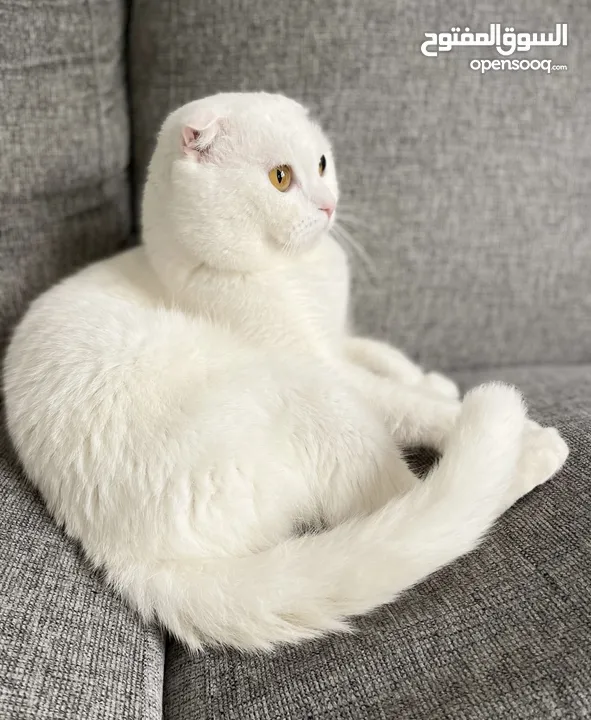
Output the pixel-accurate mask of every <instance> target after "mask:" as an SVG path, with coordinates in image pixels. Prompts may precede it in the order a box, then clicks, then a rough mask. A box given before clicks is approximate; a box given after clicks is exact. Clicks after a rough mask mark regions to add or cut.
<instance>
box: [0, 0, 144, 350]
mask: <svg viewBox="0 0 591 720" xmlns="http://www.w3.org/2000/svg"><path fill="white" fill-rule="evenodd" d="M125 7H126V5H125V2H124V0H88V2H84V3H81V2H77V1H76V0H62V1H61V2H59V3H46V2H37V0H22V1H21V2H18V3H17V2H10V1H9V0H7V1H5V2H0V28H2V30H1V32H2V42H1V43H0V100H1V105H2V122H1V123H0V228H1V233H0V353H1V348H2V346H3V344H4V342H5V340H6V335H7V333H8V332H9V330H10V327H11V326H12V325H13V324H14V321H15V319H16V318H18V317H19V316H20V314H21V313H22V311H23V308H24V306H25V304H26V303H27V301H28V300H30V299H31V298H32V297H33V296H35V295H37V294H39V292H40V291H41V290H44V289H45V288H46V287H47V286H48V285H50V284H52V283H53V282H55V280H57V279H58V278H60V277H63V276H64V275H66V274H68V273H69V272H70V271H71V270H72V269H74V268H76V267H78V266H81V265H84V264H86V263H87V262H89V261H90V260H93V259H97V258H99V257H101V256H103V255H105V254H107V253H109V252H112V251H113V250H116V249H117V248H120V247H122V246H123V245H124V244H125V243H126V242H127V240H128V237H129V224H130V204H129V190H128V180H127V169H126V168H127V164H128V159H129V151H128V145H129V129H128V121H127V106H126V91H125V83H124V76H125V68H124V64H123V62H124V55H123V53H124V44H123V43H124V30H125Z"/></svg>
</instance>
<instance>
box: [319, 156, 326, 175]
mask: <svg viewBox="0 0 591 720" xmlns="http://www.w3.org/2000/svg"><path fill="white" fill-rule="evenodd" d="M325 170H326V158H325V157H324V155H323V156H322V157H321V158H320V162H319V163H318V172H319V173H320V174H321V175H324V171H325Z"/></svg>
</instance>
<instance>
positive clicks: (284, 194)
mask: <svg viewBox="0 0 591 720" xmlns="http://www.w3.org/2000/svg"><path fill="white" fill-rule="evenodd" d="M337 199H338V187H337V179H336V173H335V167H334V161H333V155H332V150H331V146H330V143H329V141H328V139H327V138H326V136H325V135H324V133H323V132H322V130H321V129H320V128H319V126H318V125H317V124H316V123H314V122H313V121H312V120H311V119H310V118H309V117H308V113H307V110H306V109H305V108H303V107H302V106H301V105H300V104H299V103H297V102H295V101H294V100H290V99H288V98H286V97H283V96H282V95H271V94H267V93H232V94H225V93H224V94H219V95H214V96H212V97H209V98H204V99H202V100H197V101H196V102H192V103H189V104H188V105H185V106H183V107H182V108H180V109H179V110H176V111H175V112H173V113H172V114H171V115H170V116H169V117H168V118H167V120H166V122H165V123H164V125H163V127H162V130H161V133H160V136H159V139H158V143H157V147H156V150H155V152H154V156H153V158H152V162H151V164H150V169H149V173H148V180H147V183H146V191H145V193H144V202H143V226H144V239H145V241H146V242H147V244H148V245H150V243H151V242H158V243H160V242H162V240H163V238H160V239H155V238H154V237H152V236H153V235H154V234H155V233H158V234H162V233H164V234H165V235H167V236H168V237H167V238H166V239H165V242H174V241H176V242H179V243H180V244H181V245H182V248H183V251H184V252H185V256H186V257H187V259H188V260H195V261H196V262H197V263H204V264H207V265H210V266H212V267H216V268H219V269H229V270H232V269H234V270H245V271H248V270H256V269H259V268H262V267H266V266H268V264H269V263H270V262H273V261H275V260H276V259H277V258H279V257H281V258H284V257H286V256H290V255H297V254H301V253H303V252H306V250H309V249H310V248H312V247H314V246H315V245H316V244H317V243H318V242H319V241H320V240H321V239H322V237H323V235H324V233H326V231H327V230H328V229H329V228H330V227H331V225H332V223H333V222H334V216H335V209H336V204H337Z"/></svg>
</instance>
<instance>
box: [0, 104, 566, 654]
mask: <svg viewBox="0 0 591 720" xmlns="http://www.w3.org/2000/svg"><path fill="white" fill-rule="evenodd" d="M322 155H324V156H325V157H326V160H327V168H326V172H325V174H324V176H322V177H321V176H320V174H319V171H318V163H319V159H320V157H321V156H322ZM280 164H288V165H290V166H291V167H292V169H293V174H294V183H293V185H292V187H291V188H290V189H289V190H288V191H287V192H285V193H280V192H279V191H278V190H276V189H275V188H274V187H273V185H272V184H271V183H270V181H269V178H268V172H269V171H270V170H271V169H272V168H273V167H275V166H277V165H280ZM337 197H338V189H337V181H336V175H335V168H334V161H333V156H332V153H331V149H330V145H329V142H328V140H327V138H326V137H325V135H324V134H323V133H322V131H321V130H320V128H319V127H318V126H317V125H316V124H314V123H313V122H312V121H311V120H310V119H309V117H308V115H307V113H306V111H305V110H304V109H303V108H302V107H301V106H300V105H298V104H297V103H295V102H294V101H291V100H288V99H286V98H283V97H281V96H274V95H267V94H262V93H261V94H228V95H217V96H214V97H211V98H207V99H204V100H200V101H197V102H194V103H190V104H188V105H186V106H184V107H182V108H181V109H179V110H178V111H176V112H174V113H173V114H172V115H170V117H169V118H168V119H167V120H166V122H165V124H164V126H163V128H162V131H161V133H160V136H159V139H158V144H157V147H156V150H155V153H154V156H153V158H152V161H151V164H150V168H149V175H148V180H147V185H146V189H145V195H144V201H143V245H142V246H140V247H138V248H136V249H133V250H130V251H128V252H125V253H122V254H120V255H117V256H116V257H113V258H111V259H109V260H105V261H103V262H99V263H97V264H95V265H92V266H91V267H88V268H87V269H85V270H83V271H82V272H79V273H78V274H76V275H75V276H73V277H71V278H69V279H67V280H65V281H64V282H62V283H60V284H59V285H57V286H56V287H54V288H52V289H51V290H49V291H48V292H46V293H45V294H44V295H42V296H41V297H40V298H39V299H37V300H36V301H35V302H34V303H33V304H32V306H31V308H30V309H29V311H28V313H27V314H26V316H25V318H24V319H23V321H22V322H21V324H20V325H19V327H18V328H17V330H16V332H15V335H14V338H13V341H12V343H11V345H10V348H9V351H8V354H7V357H6V363H5V376H4V381H5V392H6V410H7V417H8V425H9V429H10V434H11V436H12V439H13V441H14V444H15V446H16V448H17V450H18V453H19V456H20V458H21V460H22V462H23V465H24V467H25V469H26V472H27V473H28V475H29V477H30V478H31V480H32V481H33V482H34V483H35V485H36V486H37V487H38V488H39V490H40V491H41V493H42V495H43V496H44V498H45V500H46V501H47V504H48V506H49V508H50V510H51V512H52V513H53V514H54V515H55V517H56V518H57V520H58V521H59V522H60V523H63V525H64V526H65V529H66V531H67V532H68V534H69V535H71V536H72V537H74V538H77V539H78V540H80V542H81V543H82V545H83V547H84V550H85V552H86V554H87V555H88V557H89V558H90V560H91V561H92V562H93V563H94V564H95V565H97V566H101V567H103V568H104V569H105V570H106V573H107V576H108V578H109V580H110V582H112V583H113V584H114V585H115V586H116V587H117V588H118V589H119V590H120V592H121V593H122V594H123V596H125V597H126V598H127V599H128V600H129V601H130V602H131V603H132V604H133V606H134V607H136V608H137V609H138V610H139V611H140V612H141V613H142V615H143V616H144V617H145V618H147V619H152V618H154V617H155V618H157V619H159V620H160V622H162V623H163V624H164V625H165V626H166V628H168V630H169V631H171V632H172V633H174V634H175V635H176V636H177V637H179V638H180V639H181V640H183V641H185V642H186V643H187V644H188V645H190V646H191V647H193V648H200V647H201V646H202V645H203V644H204V643H226V644H229V645H234V646H238V647H241V648H268V647H270V646H271V645H273V644H274V643H277V642H280V641H286V642H294V641H298V640H301V639H303V638H308V637H312V636H316V635H319V634H321V633H323V632H325V631H329V630H335V629H338V628H344V627H345V626H346V622H345V618H347V616H350V615H355V614H359V613H365V612H367V611H369V610H371V609H372V608H374V607H376V606H378V605H380V604H381V603H385V602H388V601H390V600H392V599H393V598H394V597H395V596H396V595H397V594H399V593H400V592H402V591H403V590H405V589H406V588H408V587H410V586H411V585H413V584H414V583H416V582H418V581H420V580H421V579H422V578H424V577H426V576H427V575H429V573H432V572H433V571H435V570H437V569H438V568H440V567H441V566H443V565H445V564H446V563H449V562H451V561H453V560H454V559H455V558H457V557H458V556H460V555H462V554H464V553H467V552H469V551H470V550H472V549H473V548H474V547H475V546H476V544H477V543H478V541H479V540H480V538H482V536H483V534H484V533H485V532H486V530H487V529H488V528H490V527H491V525H492V524H493V523H494V521H495V519H496V518H497V517H498V516H499V515H500V514H501V513H502V512H503V511H504V510H505V509H506V508H507V507H508V506H509V505H510V504H512V503H513V502H515V500H517V499H518V498H519V497H521V496H522V495H523V494H525V493H527V492H528V491H529V490H530V489H532V488H533V487H535V486H536V485H538V484H540V483H542V482H544V481H545V480H547V479H548V478H549V477H550V476H551V475H552V474H553V473H554V472H555V471H556V470H557V469H558V468H560V467H561V465H562V464H563V462H564V460H565V458H566V454H567V449H566V446H565V444H564V443H563V441H562V440H561V439H560V437H559V435H558V434H557V433H556V431H555V430H553V429H543V428H540V427H538V426H536V425H535V424H534V423H531V421H526V419H525V412H524V408H523V404H522V401H521V397H520V395H519V394H518V393H517V391H515V390H514V389H511V388H509V387H504V386H501V385H489V386H484V387H481V388H478V389H476V390H474V391H472V392H471V393H469V394H468V396H467V397H466V398H465V400H464V401H463V403H460V402H459V401H458V400H457V399H456V390H455V386H454V385H453V383H451V382H450V381H448V380H446V379H445V378H442V377H440V376H437V375H425V374H423V372H422V371H421V370H420V369H419V368H418V367H416V366H415V365H414V364H413V363H411V362H410V361H409V360H408V359H407V358H406V357H404V355H402V353H400V352H399V351H397V350H395V349H394V348H391V347H389V346H388V345H386V344H383V343H379V342H376V341H371V340H366V339H363V338H359V337H355V336H353V335H351V334H350V333H349V330H348V328H347V300H348V293H349V288H348V271H347V263H346V260H345V255H344V254H343V251H342V250H341V248H340V247H339V246H338V245H337V243H336V242H335V241H334V240H333V239H332V238H331V236H330V232H329V231H330V227H331V224H332V222H333V220H334V215H332V216H330V214H331V210H332V209H334V206H335V205H336V202H337ZM404 444H428V445H434V446H436V447H438V448H440V449H442V450H443V458H442V460H441V462H440V463H439V464H438V465H437V467H436V468H435V469H434V470H433V471H432V472H431V474H430V475H429V477H428V478H427V480H426V481H424V482H421V481H419V480H417V478H416V477H415V476H414V475H413V474H412V473H411V472H410V470H409V469H408V467H407V465H406V464H405V463H404V462H403V460H402V459H401V456H400V453H399V447H400V446H401V445H404ZM319 523H324V525H325V527H327V528H328V529H326V530H325V531H322V532H316V533H307V534H304V535H302V536H297V535H296V534H295V533H294V528H295V527H296V526H298V525H301V524H312V525H318V524H319Z"/></svg>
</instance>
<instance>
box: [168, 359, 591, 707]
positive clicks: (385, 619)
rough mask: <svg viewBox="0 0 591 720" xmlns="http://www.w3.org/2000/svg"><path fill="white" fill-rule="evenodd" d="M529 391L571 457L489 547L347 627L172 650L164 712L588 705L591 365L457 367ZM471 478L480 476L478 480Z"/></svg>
mask: <svg viewBox="0 0 591 720" xmlns="http://www.w3.org/2000/svg"><path fill="white" fill-rule="evenodd" d="M491 378H496V379H504V380H506V381H508V382H513V383H516V384H517V385H518V386H520V387H522V388H523V389H524V390H525V391H526V394H527V395H528V396H529V400H530V405H531V407H532V412H533V415H534V416H536V417H538V418H539V419H541V420H543V421H544V422H545V423H551V424H555V425H557V426H558V427H559V428H560V429H561V431H562V432H563V433H564V436H565V437H566V438H567V439H568V442H569V445H570V448H571V456H570V458H569V460H568V463H567V465H566V466H565V468H564V469H563V471H562V472H561V473H560V474H559V476H557V477H556V478H554V479H553V480H551V481H550V482H549V483H548V484H547V485H545V486H544V487H543V488H541V489H538V490H536V491H534V492H533V493H531V494H530V495H528V496H527V497H526V498H524V499H522V500H521V501H520V502H519V503H518V504H517V505H515V506H514V507H513V508H512V509H511V510H509V511H508V512H507V513H506V514H505V515H504V516H503V518H501V520H500V521H499V522H498V524H497V526H496V527H495V529H494V530H493V531H492V532H491V533H490V535H489V537H488V538H487V539H486V540H485V542H484V543H483V545H482V546H481V547H480V548H479V549H478V550H477V551H475V552H473V553H472V554H471V555H469V556H468V557H465V558H462V559H461V560H460V561H458V562H456V563H454V564H453V565H451V566H449V567H447V568H444V569H443V570H441V571H440V572H439V573H437V574H436V575H435V576H433V577H431V578H430V579H429V580H427V581H426V582H424V583H422V584H421V585H419V586H417V587H416V588H414V589H412V590H411V591H409V592H407V593H405V594H404V595H403V596H402V597H401V598H400V599H399V600H398V601H397V602H396V603H394V604H392V605H390V606H387V607H384V608H383V609H381V610H379V611H378V612H375V613H374V614H372V615H371V616H369V617H365V618H361V619H360V620H359V621H358V622H357V623H356V626H357V628H358V631H359V632H358V633H357V634H356V635H350V636H346V635H339V636H335V637H331V638H327V639H324V640H322V641H319V642H311V643H308V644H305V645H302V646H300V647H296V648H286V649H281V650H278V651H277V652H276V653H275V654H274V655H265V656H259V657H257V656H253V655H241V654H239V653H237V652H232V651H229V652H228V651H224V650H209V651H207V652H206V653H205V654H204V655H202V656H191V655H189V654H188V653H187V652H186V651H185V650H184V649H183V648H182V647H180V646H179V645H177V644H172V645H171V646H170V647H169V649H168V653H167V663H166V672H165V694H164V717H165V718H166V720H217V719H218V718H219V719H220V720H221V718H224V720H248V719H251V720H255V719H258V718H266V719H267V720H301V718H307V719H308V720H320V719H321V718H322V720H329V719H331V720H332V719H334V720H337V719H338V720H344V719H349V720H358V719H359V718H367V719H368V720H374V719H376V720H377V719H378V718H380V719H381V720H390V719H391V718H396V720H424V719H425V718H429V720H444V719H445V720H457V719H458V718H462V720H490V718H495V719H496V718H499V719H501V718H503V719H504V718H506V719H507V720H514V718H531V720H539V719H540V718H556V719H559V718H560V719H564V720H567V718H568V720H573V719H574V718H583V717H589V715H590V714H591V543H590V541H589V528H590V527H591V410H590V408H591V367H590V366H587V367H585V368H573V367H562V368H560V367H555V368H536V369H534V368H532V369H529V368H515V369H505V370H502V371H494V372H493V371H488V372H484V371H482V372H480V373H472V374H468V373H466V374H464V375H460V376H459V379H460V381H461V382H462V384H463V386H464V388H467V387H469V386H471V385H472V384H474V383H478V382H481V381H482V380H485V379H491ZM475 481H477V478H475Z"/></svg>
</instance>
